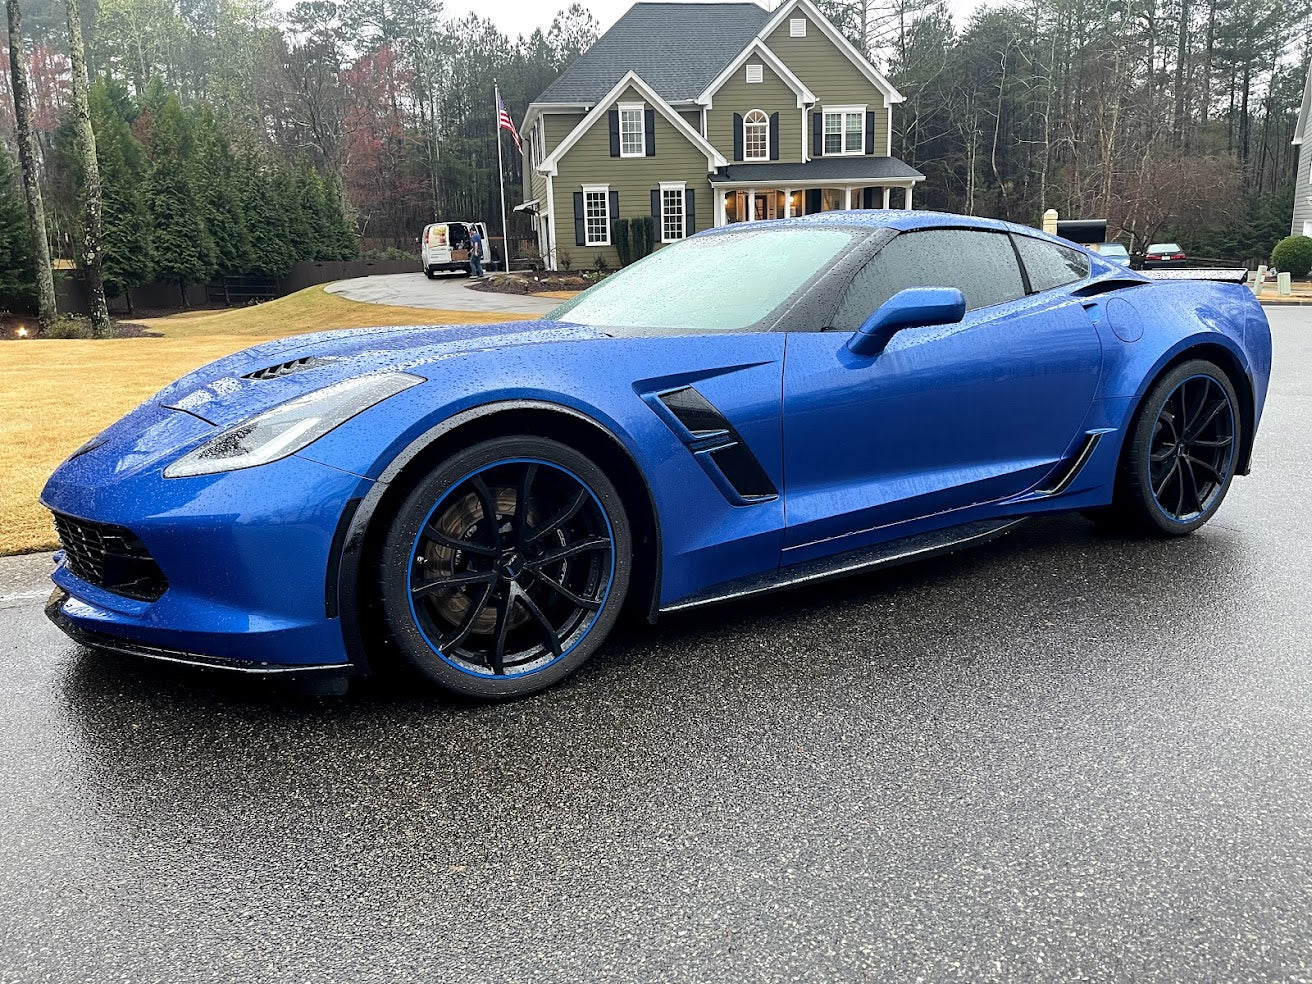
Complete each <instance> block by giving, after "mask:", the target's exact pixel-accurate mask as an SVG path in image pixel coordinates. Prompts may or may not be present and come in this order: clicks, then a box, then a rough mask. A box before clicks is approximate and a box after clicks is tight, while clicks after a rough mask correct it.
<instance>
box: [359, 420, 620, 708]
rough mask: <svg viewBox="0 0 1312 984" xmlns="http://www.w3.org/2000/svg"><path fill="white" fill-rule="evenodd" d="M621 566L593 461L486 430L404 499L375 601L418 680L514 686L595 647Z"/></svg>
mask: <svg viewBox="0 0 1312 984" xmlns="http://www.w3.org/2000/svg"><path fill="white" fill-rule="evenodd" d="M631 570H632V538H631V534H630V531H629V523H628V518H627V517H626V516H625V513H624V507H623V503H622V502H621V499H620V496H619V493H618V492H617V491H616V489H615V486H614V484H613V483H612V482H611V481H610V479H609V478H608V477H607V476H606V474H605V473H604V472H603V471H602V470H601V469H600V468H599V467H598V466H597V465H596V464H595V463H593V462H592V461H591V460H590V459H588V458H587V457H585V456H584V455H582V454H580V453H579V452H577V451H575V450H574V449H573V448H570V447H568V446H566V445H564V444H560V443H558V442H556V441H551V440H547V439H544V438H535V437H526V436H525V437H506V438H497V439H494V440H490V441H486V442H483V443H481V444H478V445H475V446H473V447H471V448H468V449H467V450H465V451H462V452H460V453H458V454H456V455H454V456H453V457H451V458H450V459H448V460H447V461H446V462H444V463H443V464H442V465H441V466H439V467H438V468H437V469H435V470H434V471H433V472H432V473H430V474H429V475H427V476H426V477H425V478H423V479H422V480H421V481H420V482H419V483H418V484H417V485H416V487H415V488H414V489H413V490H412V491H411V492H410V494H409V495H408V496H406V498H405V500H404V501H403V502H402V503H401V505H400V507H399V508H398V510H397V512H396V514H395V516H394V517H393V519H392V521H391V523H390V524H389V526H388V529H387V533H386V536H385V539H384V544H383V552H382V559H381V567H380V570H379V584H380V600H381V605H382V610H383V615H384V618H385V620H386V624H387V626H388V629H389V631H390V633H391V635H392V637H393V638H394V639H395V641H396V643H397V645H398V647H399V648H400V650H401V652H402V653H403V654H404V656H405V658H406V660H407V661H408V662H409V663H410V664H411V665H412V666H414V667H415V668H416V669H418V670H419V671H420V672H421V673H423V674H424V675H425V676H427V677H428V678H429V679H431V680H432V681H434V682H435V683H437V684H439V685H440V686H442V687H444V688H446V689H448V690H453V691H456V692H459V693H462V694H467V695H470V696H474V697H481V698H487V699H495V698H505V697H517V696H521V695H524V694H529V693H533V692H535V691H538V690H541V689H543V688H545V687H548V686H550V685H551V684H553V683H555V682H556V681H558V680H560V679H562V678H563V677H565V676H568V675H569V674H570V673H572V672H573V671H574V670H576V669H577V668H578V667H579V666H581V665H582V664H583V662H584V661H585V660H587V659H588V657H589V656H591V655H592V654H593V653H594V652H596V650H597V649H598V648H599V647H600V646H601V645H602V643H603V642H604V641H605V638H606V635H607V634H608V633H609V632H610V630H611V628H612V627H613V626H614V624H615V620H616V618H617V617H618V615H619V612H620V609H621V607H622V606H623V603H624V597H625V594H626V593H627V591H628V586H629V580H630V575H631Z"/></svg>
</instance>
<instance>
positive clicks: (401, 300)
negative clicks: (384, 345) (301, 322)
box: [324, 273, 561, 315]
mask: <svg viewBox="0 0 1312 984" xmlns="http://www.w3.org/2000/svg"><path fill="white" fill-rule="evenodd" d="M468 282H469V280H468V278H467V277H466V276H465V275H464V274H462V273H461V274H438V277H437V279H436V280H429V279H428V278H427V277H425V276H424V275H423V274H422V273H389V274H383V275H381V276H377V277H356V278H354V279H352V280H338V281H336V282H335V283H331V284H328V285H327V286H326V287H325V288H324V290H326V291H327V292H328V293H330V294H340V295H342V296H343V297H346V298H350V299H351V300H353V301H365V302H367V303H370V304H397V305H401V306H403V307H419V308H436V309H438V310H441V311H491V312H497V313H506V314H516V315H523V314H532V315H542V314H546V313H547V312H548V311H550V310H551V309H552V308H554V307H558V306H559V305H560V303H561V301H560V299H559V298H554V297H533V296H531V295H527V294H494V293H491V292H489V291H483V290H470V289H469V288H468V287H467V286H465V285H466V284H467V283H468Z"/></svg>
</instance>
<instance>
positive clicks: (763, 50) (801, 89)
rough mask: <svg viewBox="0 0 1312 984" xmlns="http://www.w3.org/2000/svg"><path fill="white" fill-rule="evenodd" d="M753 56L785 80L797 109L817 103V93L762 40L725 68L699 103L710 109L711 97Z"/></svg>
mask: <svg viewBox="0 0 1312 984" xmlns="http://www.w3.org/2000/svg"><path fill="white" fill-rule="evenodd" d="M752 55H755V56H756V57H758V58H760V59H761V61H763V62H764V63H765V64H767V65H769V66H770V70H771V71H773V72H774V74H775V75H777V76H779V78H780V79H782V80H783V83H784V85H786V86H788V88H790V89H792V90H793V93H794V94H795V95H796V96H797V108H798V109H801V108H802V107H803V106H804V105H805V104H807V103H813V102H815V93H813V92H812V91H811V90H810V89H808V88H807V87H806V84H805V83H804V82H802V80H801V79H799V78H798V77H797V76H796V75H794V74H793V73H792V72H791V71H789V68H788V66H787V65H785V64H784V63H783V62H781V61H780V60H779V56H778V55H776V54H775V53H774V52H773V51H771V50H770V49H769V47H767V46H766V43H765V42H764V41H762V40H761V39H760V38H756V39H754V40H753V41H751V42H750V43H749V44H748V45H747V47H746V48H744V49H743V50H742V51H741V52H740V53H739V54H738V56H737V57H736V58H734V60H733V61H731V62H729V64H728V65H725V66H724V69H723V70H722V71H721V72H720V74H719V75H717V76H716V77H715V78H714V79H712V80H711V83H710V84H709V85H708V86H707V87H706V90H705V91H704V92H702V93H700V94H699V95H698V96H697V101H698V102H699V103H701V104H702V105H703V106H706V107H707V108H708V109H709V108H710V107H711V105H712V102H711V97H712V96H714V95H715V93H717V92H719V91H720V87H721V86H722V85H724V83H725V82H727V81H729V79H730V78H732V77H733V74H734V73H735V72H737V71H738V69H739V68H740V67H741V66H742V65H743V64H744V63H745V62H746V61H747V59H748V58H750V57H751V56H752Z"/></svg>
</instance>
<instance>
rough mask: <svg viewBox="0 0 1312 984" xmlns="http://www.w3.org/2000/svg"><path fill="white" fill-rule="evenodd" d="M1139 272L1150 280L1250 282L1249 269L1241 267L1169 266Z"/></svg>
mask: <svg viewBox="0 0 1312 984" xmlns="http://www.w3.org/2000/svg"><path fill="white" fill-rule="evenodd" d="M1138 272H1139V273H1142V274H1143V275H1144V276H1145V277H1147V278H1148V279H1149V280H1219V281H1220V282H1221V283H1224V284H1246V283H1248V271H1247V270H1241V269H1234V270H1209V269H1207V268H1206V267H1197V268H1195V269H1192V270H1182V269H1170V268H1167V269H1164V270H1140V271H1138Z"/></svg>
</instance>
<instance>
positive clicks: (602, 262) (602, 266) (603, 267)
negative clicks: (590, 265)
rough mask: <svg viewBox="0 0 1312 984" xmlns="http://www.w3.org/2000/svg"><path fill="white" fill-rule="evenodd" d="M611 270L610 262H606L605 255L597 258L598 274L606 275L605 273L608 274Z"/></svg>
mask: <svg viewBox="0 0 1312 984" xmlns="http://www.w3.org/2000/svg"><path fill="white" fill-rule="evenodd" d="M609 269H610V264H609V263H608V262H606V256H605V254H602V255H600V256H598V257H597V272H598V273H605V272H606V271H607V270H609Z"/></svg>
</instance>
